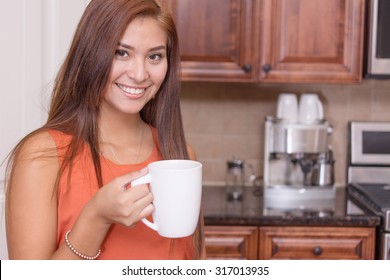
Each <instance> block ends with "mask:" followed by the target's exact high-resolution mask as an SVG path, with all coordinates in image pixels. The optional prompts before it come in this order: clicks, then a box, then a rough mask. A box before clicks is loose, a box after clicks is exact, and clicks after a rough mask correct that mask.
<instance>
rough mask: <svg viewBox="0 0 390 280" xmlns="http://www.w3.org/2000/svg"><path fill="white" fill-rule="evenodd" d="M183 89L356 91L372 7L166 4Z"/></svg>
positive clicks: (289, 1)
mask: <svg viewBox="0 0 390 280" xmlns="http://www.w3.org/2000/svg"><path fill="white" fill-rule="evenodd" d="M162 3H163V4H164V5H167V7H168V8H169V9H170V10H171V11H172V14H173V17H174V19H175V22H176V26H177V29H178V34H179V39H180V49H181V57H182V78H183V80H184V81H224V82H270V83H354V82H359V81H360V80H361V76H362V74H361V73H362V51H363V28H364V6H365V5H364V4H365V0H327V1H323V0H213V1H210V0H196V1H195V0H194V1H192V0H163V1H162Z"/></svg>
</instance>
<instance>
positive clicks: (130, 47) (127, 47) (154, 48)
mask: <svg viewBox="0 0 390 280" xmlns="http://www.w3.org/2000/svg"><path fill="white" fill-rule="evenodd" d="M118 45H119V46H121V47H123V48H125V49H129V50H133V51H134V50H135V49H134V47H132V46H130V45H127V44H124V43H121V42H119V44H118ZM166 48H167V47H166V46H164V45H161V46H157V47H153V48H150V49H149V51H151V52H153V51H158V50H165V49H166Z"/></svg>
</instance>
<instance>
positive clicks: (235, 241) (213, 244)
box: [205, 226, 258, 260]
mask: <svg viewBox="0 0 390 280" xmlns="http://www.w3.org/2000/svg"><path fill="white" fill-rule="evenodd" d="M205 242H206V256H207V259H247V260H256V259H257V257H258V250H257V247H258V228H257V227H249V226H231V227H230V226H229V227H228V226H206V227H205Z"/></svg>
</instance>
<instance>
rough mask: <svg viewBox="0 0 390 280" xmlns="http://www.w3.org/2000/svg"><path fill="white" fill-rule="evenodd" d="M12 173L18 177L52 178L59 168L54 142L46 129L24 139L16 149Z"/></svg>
mask: <svg viewBox="0 0 390 280" xmlns="http://www.w3.org/2000/svg"><path fill="white" fill-rule="evenodd" d="M12 169H13V170H12V173H13V175H17V176H18V177H19V178H26V179H28V178H40V179H42V180H43V179H44V178H46V180H49V178H54V177H55V176H56V175H57V172H58V170H59V164H58V156H57V149H56V145H55V142H54V140H53V138H52V137H51V135H50V134H49V133H48V132H47V131H40V132H38V133H35V134H33V135H30V136H29V137H27V138H26V139H25V141H24V142H23V143H22V145H21V146H20V147H19V150H18V151H17V153H16V155H15V158H14V163H13V168H12Z"/></svg>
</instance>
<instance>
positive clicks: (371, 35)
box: [366, 0, 390, 78]
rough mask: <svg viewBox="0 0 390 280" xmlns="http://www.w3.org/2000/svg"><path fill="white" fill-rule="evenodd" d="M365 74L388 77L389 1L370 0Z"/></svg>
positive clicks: (389, 46)
mask: <svg viewBox="0 0 390 280" xmlns="http://www.w3.org/2000/svg"><path fill="white" fill-rule="evenodd" d="M368 12H369V14H368V55H367V67H366V68H367V76H368V77H370V76H372V77H376V76H377V77H380V76H383V77H385V78H390V36H389V34H390V33H389V32H390V1H389V0H370V1H369V9H368Z"/></svg>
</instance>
